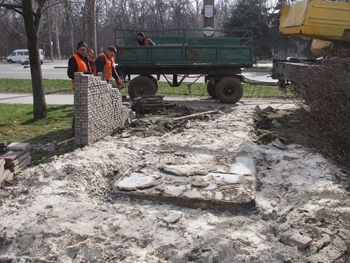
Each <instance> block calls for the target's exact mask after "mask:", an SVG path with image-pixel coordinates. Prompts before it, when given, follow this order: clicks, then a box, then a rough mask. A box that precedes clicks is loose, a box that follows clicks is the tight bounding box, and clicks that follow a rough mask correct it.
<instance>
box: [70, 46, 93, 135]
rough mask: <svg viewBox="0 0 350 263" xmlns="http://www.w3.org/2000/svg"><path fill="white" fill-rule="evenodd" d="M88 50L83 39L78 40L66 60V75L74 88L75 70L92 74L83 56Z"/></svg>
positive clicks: (73, 133)
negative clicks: (73, 51)
mask: <svg viewBox="0 0 350 263" xmlns="http://www.w3.org/2000/svg"><path fill="white" fill-rule="evenodd" d="M87 50H88V47H87V45H86V43H85V42H84V41H80V42H79V43H78V45H77V53H75V54H74V55H73V56H72V57H71V58H70V59H69V60H68V69H67V75H68V77H69V78H70V79H72V89H74V73H75V72H84V73H85V74H92V72H91V70H90V66H89V65H88V62H87V60H86V58H85V54H86V52H87ZM74 135H75V116H74V115H73V122H72V136H74Z"/></svg>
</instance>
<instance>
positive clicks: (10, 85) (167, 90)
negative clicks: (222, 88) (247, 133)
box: [0, 79, 292, 98]
mask: <svg viewBox="0 0 350 263" xmlns="http://www.w3.org/2000/svg"><path fill="white" fill-rule="evenodd" d="M43 84H44V91H45V94H73V90H72V88H71V81H70V80H68V79H67V80H65V79H43ZM112 84H114V85H116V83H115V82H112ZM128 85H129V82H126V83H124V84H123V87H124V88H123V89H121V92H122V93H123V94H125V95H127V94H128ZM243 90H244V93H243V97H246V98H282V97H285V96H284V95H283V93H282V91H280V90H279V89H278V87H277V86H263V85H250V84H243ZM0 93H32V83H31V80H30V79H0ZM157 94H158V95H175V96H176V95H179V96H180V95H188V96H191V95H192V96H208V93H207V88H206V84H205V83H193V84H191V83H182V84H181V85H180V86H179V87H171V86H170V85H169V84H168V83H167V82H159V88H158V92H157ZM290 96H292V95H291V94H290V93H289V92H287V97H290Z"/></svg>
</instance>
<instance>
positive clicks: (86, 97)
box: [74, 72, 131, 146]
mask: <svg viewBox="0 0 350 263" xmlns="http://www.w3.org/2000/svg"><path fill="white" fill-rule="evenodd" d="M74 81H75V87H74V117H75V145H76V146H85V145H89V144H91V143H93V142H96V141H98V140H99V139H101V138H103V137H105V136H107V135H111V134H112V133H113V132H114V131H116V129H117V128H119V127H122V126H123V125H124V123H125V121H126V120H127V119H128V118H129V117H130V115H131V110H130V109H128V108H127V107H126V106H123V104H122V94H121V93H120V92H119V90H118V89H116V88H112V85H110V84H107V82H106V81H104V80H101V77H95V76H93V75H85V74H83V73H81V72H79V73H75V74H74Z"/></svg>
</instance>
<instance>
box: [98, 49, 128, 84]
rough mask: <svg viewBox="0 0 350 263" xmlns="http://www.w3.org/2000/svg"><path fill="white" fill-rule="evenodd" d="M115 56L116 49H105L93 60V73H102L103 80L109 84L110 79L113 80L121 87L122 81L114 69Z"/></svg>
mask: <svg viewBox="0 0 350 263" xmlns="http://www.w3.org/2000/svg"><path fill="white" fill-rule="evenodd" d="M116 54H117V49H116V48H115V47H113V46H110V47H109V48H107V50H106V51H104V52H101V53H100V54H99V55H98V56H97V58H96V59H95V69H94V73H95V75H96V76H97V73H99V72H102V75H103V79H104V80H105V81H107V83H110V81H111V79H112V78H114V79H115V80H116V81H117V83H118V85H122V83H123V82H122V79H121V78H120V77H119V76H118V73H117V71H116V70H115V67H114V57H115V55H116Z"/></svg>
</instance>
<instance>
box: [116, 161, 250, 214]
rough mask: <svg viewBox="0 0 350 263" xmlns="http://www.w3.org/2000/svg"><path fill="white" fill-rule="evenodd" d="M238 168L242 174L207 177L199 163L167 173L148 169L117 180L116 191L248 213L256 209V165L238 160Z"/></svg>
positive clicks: (215, 173)
mask: <svg viewBox="0 0 350 263" xmlns="http://www.w3.org/2000/svg"><path fill="white" fill-rule="evenodd" d="M235 165H236V166H235V168H234V169H233V170H234V171H237V172H239V173H231V172H229V171H226V172H224V171H220V172H219V171H208V170H207V173H206V174H204V172H203V171H205V170H206V169H208V167H206V165H199V164H196V165H169V166H166V167H167V168H169V169H167V170H166V171H168V172H167V173H166V172H165V169H164V167H163V169H160V170H159V171H153V172H152V171H151V170H150V169H148V170H147V169H145V170H143V171H144V172H145V173H142V172H140V173H138V174H137V175H136V174H133V175H131V176H126V177H124V178H122V179H120V180H118V181H117V182H116V183H115V185H114V191H115V193H117V194H118V195H119V196H124V197H129V198H135V199H145V200H152V201H158V202H168V203H171V204H175V205H180V206H187V207H192V208H203V209H214V210H225V211H231V212H248V211H251V210H252V209H253V208H254V207H255V200H254V199H255V185H256V177H255V174H256V169H255V164H254V161H253V160H252V159H251V158H249V157H237V158H236V164H235ZM186 167H187V168H188V170H189V171H187V172H186ZM229 169H230V168H228V169H227V170H229ZM169 171H172V172H173V173H169ZM194 171H196V172H194ZM201 173H202V174H201ZM152 174H156V175H157V177H155V176H152ZM180 174H181V175H180ZM189 174H190V175H191V176H188V175H189ZM149 175H151V176H149ZM139 185H142V186H141V187H140V186H139Z"/></svg>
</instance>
